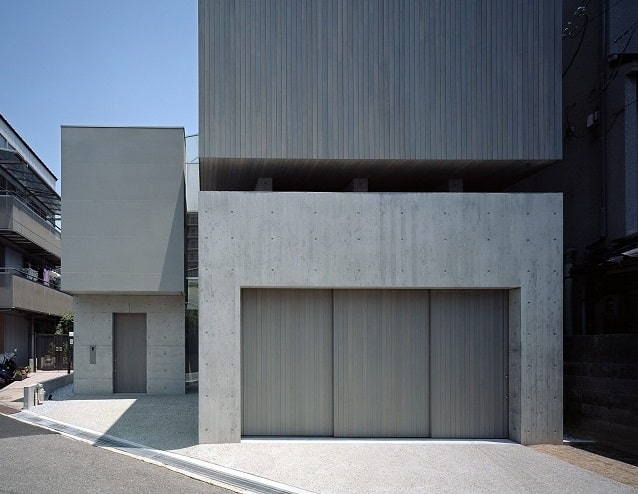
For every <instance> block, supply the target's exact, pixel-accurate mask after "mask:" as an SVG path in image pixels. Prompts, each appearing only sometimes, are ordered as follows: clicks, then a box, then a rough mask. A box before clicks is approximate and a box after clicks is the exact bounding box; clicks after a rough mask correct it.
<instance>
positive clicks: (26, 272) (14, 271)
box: [0, 267, 62, 292]
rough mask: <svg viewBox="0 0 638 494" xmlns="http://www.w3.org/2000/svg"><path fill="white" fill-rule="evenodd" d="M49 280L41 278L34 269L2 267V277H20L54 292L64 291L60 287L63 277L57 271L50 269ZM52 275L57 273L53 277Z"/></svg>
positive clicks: (0, 271) (0, 272)
mask: <svg viewBox="0 0 638 494" xmlns="http://www.w3.org/2000/svg"><path fill="white" fill-rule="evenodd" d="M47 271H48V272H49V279H48V280H47V279H44V278H39V277H38V271H37V270H35V269H32V268H24V269H18V268H6V267H0V276H7V275H8V276H19V277H20V278H24V279H25V280H29V281H32V282H34V283H39V284H40V285H44V286H46V287H49V288H52V289H53V290H58V291H60V292H61V291H62V289H61V287H60V285H61V281H62V277H61V276H60V273H58V272H57V270H54V269H49V270H47ZM51 273H55V274H53V275H51Z"/></svg>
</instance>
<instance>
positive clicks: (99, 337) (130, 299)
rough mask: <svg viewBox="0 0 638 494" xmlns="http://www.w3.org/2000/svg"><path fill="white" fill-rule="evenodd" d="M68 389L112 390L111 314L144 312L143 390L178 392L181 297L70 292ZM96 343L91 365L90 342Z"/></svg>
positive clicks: (80, 391) (181, 389) (181, 365)
mask: <svg viewBox="0 0 638 494" xmlns="http://www.w3.org/2000/svg"><path fill="white" fill-rule="evenodd" d="M73 309H74V312H75V326H74V327H75V335H74V339H75V341H74V345H73V347H74V348H73V351H74V353H73V358H74V360H73V366H74V373H75V377H74V391H75V392H76V393H78V394H87V393H88V394H109V393H112V392H113V314H114V313H133V314H135V313H138V314H139V313H144V314H146V388H147V389H146V392H147V393H149V394H182V393H184V386H185V384H184V298H183V297H182V296H170V295H168V296H158V295H153V296H123V295H76V296H74V297H73ZM91 346H95V347H96V359H95V364H91V362H90V347H91Z"/></svg>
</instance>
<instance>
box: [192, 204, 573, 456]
mask: <svg viewBox="0 0 638 494" xmlns="http://www.w3.org/2000/svg"><path fill="white" fill-rule="evenodd" d="M199 209H200V222H199V224H200V227H199V228H200V229H199V256H200V264H199V273H200V305H199V315H200V327H199V332H200V333H199V351H200V365H199V371H200V394H199V400H200V407H199V440H200V442H202V443H209V442H236V441H239V439H240V435H241V378H240V374H241V362H240V353H241V352H240V334H241V307H240V294H241V288H242V287H256V288H260V287H261V288H268V287H271V288H277V287H280V288H283V287H288V288H295V287H304V288H496V289H508V290H509V301H508V305H509V317H508V320H509V324H510V327H509V339H510V341H509V359H508V360H509V364H508V365H509V368H510V384H509V385H510V406H509V436H510V437H511V438H512V439H515V440H517V441H520V442H522V443H524V444H531V443H542V442H550V443H559V442H560V441H562V196H561V195H560V194H520V195H518V194H373V193H347V194H346V193H341V194H340V193H259V194H256V193H250V192H200V196H199Z"/></svg>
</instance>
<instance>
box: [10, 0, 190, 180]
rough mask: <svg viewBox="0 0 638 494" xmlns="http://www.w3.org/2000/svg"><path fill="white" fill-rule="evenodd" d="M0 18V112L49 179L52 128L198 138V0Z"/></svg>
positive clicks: (22, 8)
mask: <svg viewBox="0 0 638 494" xmlns="http://www.w3.org/2000/svg"><path fill="white" fill-rule="evenodd" d="M0 18H1V19H2V44H1V45H0V46H1V47H2V48H1V49H0V113H2V114H3V115H4V117H5V118H6V119H7V120H8V121H9V123H10V124H11V125H12V126H13V128H14V129H15V130H16V131H17V132H18V133H19V134H20V135H21V136H22V138H23V139H24V140H25V141H26V142H27V143H28V144H29V145H30V146H31V148H33V150H34V151H35V152H36V154H37V155H38V156H39V157H40V158H41V159H42V160H43V161H44V163H45V164H46V165H47V166H48V167H49V168H50V169H51V171H53V173H54V174H55V175H56V176H57V177H58V178H60V126H61V125H124V126H126V125H152V126H155V125H157V126H180V127H184V128H185V129H186V134H187V135H189V134H196V133H197V0H109V1H108V2H102V1H95V0H0ZM58 190H59V182H58Z"/></svg>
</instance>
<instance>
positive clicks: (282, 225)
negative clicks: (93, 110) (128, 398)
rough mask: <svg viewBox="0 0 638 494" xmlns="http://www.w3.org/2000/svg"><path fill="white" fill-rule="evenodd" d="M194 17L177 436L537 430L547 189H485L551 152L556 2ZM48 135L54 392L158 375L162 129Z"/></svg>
mask: <svg viewBox="0 0 638 494" xmlns="http://www.w3.org/2000/svg"><path fill="white" fill-rule="evenodd" d="M199 28H200V30H199V57H200V64H199V65H200V134H199V153H198V155H199V160H198V161H199V188H200V189H201V192H200V193H199V196H198V198H197V201H196V202H195V199H194V198H193V197H192V196H191V195H190V194H187V199H188V200H187V202H188V207H187V209H188V216H187V217H188V220H187V222H188V223H187V224H188V230H187V232H188V233H187V238H186V242H187V243H186V245H187V247H186V250H187V254H188V255H189V257H187V259H186V263H187V265H188V271H187V278H188V280H187V281H188V288H189V293H190V294H191V296H190V297H189V306H190V304H191V303H192V301H193V300H197V302H196V307H197V309H198V313H199V335H198V336H199V338H198V345H199V365H198V372H199V400H200V401H199V403H200V406H199V412H200V413H199V438H200V442H203V443H206V442H235V441H239V440H240V438H241V437H242V435H243V436H246V435H266V436H268V435H276V436H298V435H303V436H329V437H332V436H334V437H441V438H511V439H513V440H516V441H519V442H522V443H525V444H530V443H538V442H560V441H561V440H562V433H563V430H562V316H563V309H562V277H563V271H562V257H563V254H562V252H563V250H562V249H563V243H562V227H563V213H562V197H561V195H560V194H546V193H539V194H512V193H504V191H505V190H506V189H507V188H508V187H511V186H512V185H513V184H515V183H516V182H518V181H520V180H521V179H523V178H525V177H528V176H530V175H531V174H533V173H534V172H537V171H539V170H541V169H543V168H544V167H546V166H548V165H550V164H551V163H553V162H554V161H556V160H559V159H560V158H561V156H562V143H561V122H560V107H561V83H560V81H561V57H560V49H561V48H560V32H561V9H560V3H558V2H555V1H553V0H536V1H534V2H528V3H512V2H510V1H509V0H494V1H491V2H484V3H480V4H472V5H467V4H466V3H462V4H460V3H453V2H443V1H439V0H431V1H426V2H423V1H416V0H407V1H404V2H389V1H383V0H365V1H364V0H353V1H348V2H337V1H327V2H296V1H283V2H281V1H273V0H262V1H259V2H235V1H232V0H200V2H199ZM62 147H63V152H62V154H63V198H64V199H63V207H64V214H65V235H64V238H63V241H64V249H65V250H64V264H63V269H64V276H65V285H64V286H65V288H66V289H68V290H70V291H72V292H73V293H74V294H75V310H76V332H77V336H76V339H77V345H76V390H77V391H79V392H96V391H99V392H105V393H110V392H113V391H116V392H117V391H123V390H131V389H130V388H129V387H127V386H128V385H126V384H125V383H124V382H122V381H119V379H120V377H119V376H121V375H122V374H121V373H122V371H121V370H120V369H119V366H124V367H123V368H126V369H128V368H129V367H127V365H129V364H125V362H127V361H133V360H136V359H141V356H142V355H143V356H144V358H145V359H146V360H145V364H144V366H142V365H141V364H139V363H138V364H136V365H137V366H138V369H137V374H143V375H144V376H146V378H147V385H146V386H140V387H139V388H135V390H140V391H142V392H144V391H146V392H149V393H151V392H168V391H173V392H180V391H182V390H183V385H184V384H183V383H184V377H183V374H182V375H181V376H180V377H179V378H178V375H179V374H180V373H183V372H184V369H183V366H182V367H180V365H183V364H181V362H184V353H183V346H184V321H183V318H184V298H183V291H184V286H185V280H184V272H183V266H184V262H185V259H184V251H183V246H184V223H183V218H184V209H183V202H184V196H183V187H184V182H185V180H184V170H183V169H184V156H183V151H184V137H183V133H182V134H180V133H179V132H178V131H176V130H175V129H168V130H167V129H159V130H154V129H96V128H75V127H65V128H63V130H62ZM155 182H157V183H155ZM188 183H191V178H188ZM180 205H181V206H180ZM180 207H181V208H182V209H180ZM141 226H142V227H141ZM195 236H197V238H198V243H197V246H196V247H195V245H194V243H193V240H194V238H195ZM178 244H179V246H178ZM180 249H181V250H180ZM193 253H196V254H195V257H196V261H197V262H196V263H194V259H193V258H191V257H192V256H191V255H190V254H193ZM197 286H198V289H197ZM195 297H196V298H195ZM157 304H159V305H157ZM153 307H161V309H162V310H161V311H160V312H161V314H166V313H168V314H170V316H167V318H164V316H162V317H159V318H157V317H155V316H151V314H152V312H153V311H154V310H155V309H154V308H153ZM164 310H166V312H164ZM130 313H135V314H146V316H143V315H136V316H135V317H126V315H127V314H130ZM180 318H181V319H180ZM168 320H170V324H168V323H167V321H168ZM143 321H146V330H147V333H146V339H144V338H142V337H140V339H139V340H136V341H133V340H132V339H129V340H126V338H128V334H129V333H136V332H135V331H133V330H132V329H131V328H133V327H135V326H136V325H139V326H140V327H141V326H143V324H142V322H143ZM152 321H154V322H152ZM180 324H181V327H180V326H179V325H180ZM136 334H137V333H136ZM114 337H115V341H114ZM123 338H124V341H126V344H125V348H123V349H119V348H118V347H117V345H118V341H121V340H122V339H123ZM158 338H159V340H161V339H162V338H164V340H161V341H163V342H164V341H166V342H165V343H158V341H159V340H158ZM143 345H146V346H145V347H143ZM180 345H181V352H182V353H181V354H180V358H181V361H180V365H178V364H177V362H175V363H174V365H173V363H172V361H171V364H170V375H172V376H175V378H176V380H175V382H174V383H173V384H174V386H173V384H171V387H170V389H162V388H161V386H160V383H163V382H164V381H163V378H164V377H165V376H166V375H167V373H166V372H165V370H166V369H168V368H169V366H166V367H162V366H159V367H158V366H156V365H155V364H156V363H157V362H158V361H161V362H162V363H163V362H164V361H165V360H164V359H159V360H158V359H157V356H158V355H159V353H158V352H156V351H155V349H154V347H156V346H157V347H159V346H163V348H164V349H165V350H168V351H169V352H172V351H174V352H175V354H178V353H179V352H180ZM137 374H136V375H137ZM132 380H133V381H136V380H137V379H132ZM180 380H181V381H180ZM151 382H153V386H151Z"/></svg>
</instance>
